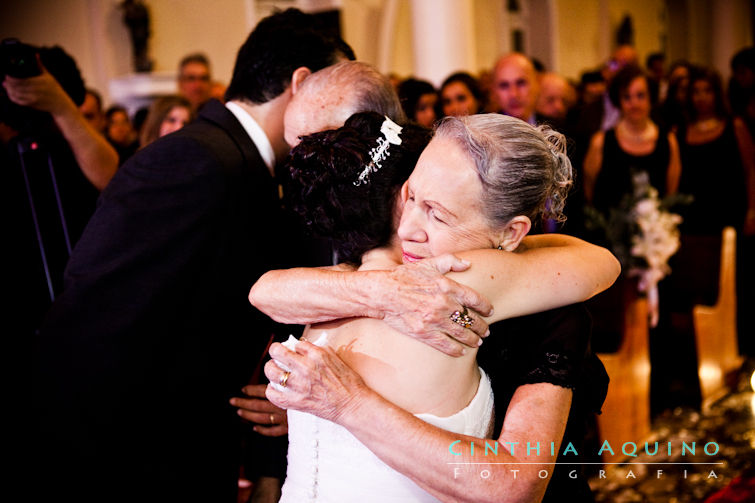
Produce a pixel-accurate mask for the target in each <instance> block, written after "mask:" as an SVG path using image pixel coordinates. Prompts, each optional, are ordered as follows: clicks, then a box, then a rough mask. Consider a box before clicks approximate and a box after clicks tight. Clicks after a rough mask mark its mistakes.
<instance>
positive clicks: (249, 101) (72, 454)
mask: <svg viewBox="0 0 755 503" xmlns="http://www.w3.org/2000/svg"><path fill="white" fill-rule="evenodd" d="M314 26H316V23H315V22H314V18H313V17H312V16H310V15H306V14H303V13H301V12H299V11H296V10H293V9H290V10H288V11H285V12H282V13H277V14H274V15H272V16H270V17H268V18H266V19H263V20H262V21H261V22H260V23H259V24H258V25H257V27H256V28H255V29H254V31H252V33H251V34H250V36H249V38H248V39H247V40H246V42H245V43H244V45H243V46H242V47H241V49H240V51H239V53H238V57H237V61H236V65H235V68H234V72H233V78H232V81H231V83H230V86H229V88H228V92H227V95H226V98H227V100H228V104H227V105H226V106H224V105H222V104H221V103H220V102H217V101H211V102H209V103H208V104H207V105H206V106H205V107H204V108H203V110H202V113H201V114H200V116H199V119H198V120H197V121H196V122H195V123H193V124H191V125H189V126H187V127H185V128H183V129H182V130H180V131H179V132H177V133H175V134H172V135H169V136H167V137H165V138H163V139H160V140H158V141H156V142H155V143H153V144H152V145H150V146H149V147H148V148H146V149H144V150H143V151H141V152H139V153H138V154H137V155H135V156H134V157H133V158H132V159H131V160H129V161H128V162H127V163H126V164H125V165H124V166H123V167H122V168H121V169H120V170H119V171H118V173H117V174H116V176H115V177H114V178H113V180H112V181H111V182H110V184H109V186H108V187H107V189H106V190H105V191H104V192H103V194H102V197H101V199H100V201H99V204H98V209H97V211H96V213H95V215H94V217H93V218H92V220H91V221H90V223H89V225H88V226H87V228H86V230H85V231H84V234H83V236H82V237H81V240H80V241H79V244H78V246H77V247H76V249H75V250H74V253H73V255H72V257H71V260H70V263H69V266H68V268H67V270H66V277H65V286H64V291H63V293H62V294H61V295H60V296H59V297H58V298H57V299H56V301H55V303H54V304H53V306H52V309H51V310H50V312H49V313H48V315H47V317H46V320H45V322H44V323H43V325H42V327H41V329H40V331H39V334H38V336H37V338H36V340H35V349H36V351H35V359H34V371H35V375H34V385H35V389H34V395H33V396H34V397H35V400H37V401H38V403H37V405H36V406H35V408H34V411H33V412H34V414H35V416H36V425H35V426H36V432H35V434H36V438H37V439H38V440H39V441H40V443H43V445H40V446H39V448H38V449H37V450H36V451H35V453H36V455H37V456H38V458H37V462H38V467H37V468H38V472H39V474H40V475H39V477H40V478H39V480H40V481H41V484H40V486H39V491H40V494H45V493H44V491H45V490H49V491H51V492H50V494H54V495H55V496H56V497H64V496H69V497H70V499H72V500H75V501H182V502H190V501H203V502H222V501H228V502H231V501H235V500H236V493H237V479H238V461H239V460H238V456H239V454H238V450H239V447H240V441H239V426H240V423H239V421H240V419H239V418H238V416H237V415H236V413H235V411H234V410H233V408H232V407H231V406H230V405H229V404H228V400H229V398H230V397H231V396H233V395H234V394H235V393H237V392H238V390H239V389H240V388H241V387H242V386H243V385H245V384H246V383H247V382H248V381H249V378H250V374H251V373H252V371H253V368H254V365H255V363H256V362H257V360H259V357H260V355H261V354H262V352H263V351H264V348H265V344H266V343H267V341H268V337H269V334H270V332H271V326H270V321H269V320H268V319H267V318H266V317H265V316H263V315H261V314H260V313H259V312H257V311H256V310H255V309H254V308H252V307H251V306H250V305H249V303H248V302H247V299H246V297H247V292H248V291H249V288H250V286H251V285H252V284H253V283H254V281H255V280H256V279H257V278H258V277H259V276H260V275H261V274H262V273H263V272H265V271H266V270H268V269H270V268H273V267H280V266H283V265H287V264H289V265H290V264H291V263H290V262H289V261H288V258H289V257H290V256H294V255H299V254H301V252H302V251H301V250H299V249H297V243H295V242H292V240H291V239H290V236H288V235H287V234H288V232H287V229H285V228H284V226H283V225H282V222H283V217H282V210H281V207H280V202H279V198H278V182H277V181H276V179H275V176H274V175H275V173H274V165H275V162H276V160H280V159H281V158H282V157H283V156H284V155H285V154H286V153H287V152H288V146H287V145H286V143H285V141H284V139H283V114H284V111H285V109H286V106H287V104H288V102H289V101H290V99H291V97H292V96H293V95H294V94H295V93H296V91H297V89H298V87H299V86H300V85H301V83H302V82H303V80H304V79H305V78H306V77H307V76H308V75H309V74H310V73H311V72H313V71H316V70H319V69H320V68H323V67H326V66H328V65H331V64H333V63H335V62H337V61H338V60H339V59H345V58H353V53H351V50H350V48H348V46H346V44H345V43H344V42H343V41H340V40H334V39H331V38H328V37H326V36H325V35H323V34H322V33H321V32H319V31H317V30H316V29H315V28H314ZM188 403H191V407H190V408H188V409H187V408H183V407H179V406H177V405H176V404H188ZM260 455H264V453H260Z"/></svg>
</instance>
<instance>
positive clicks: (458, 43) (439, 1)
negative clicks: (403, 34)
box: [411, 0, 477, 86]
mask: <svg viewBox="0 0 755 503" xmlns="http://www.w3.org/2000/svg"><path fill="white" fill-rule="evenodd" d="M472 1H473V0H411V13H412V28H413V30H412V32H413V33H412V36H413V46H414V75H415V77H417V78H420V79H425V80H428V81H430V82H432V83H433V84H434V85H435V86H439V85H440V84H441V82H443V79H445V78H446V77H448V76H449V75H450V74H451V73H453V72H455V71H459V70H463V71H468V72H475V71H476V69H477V64H476V63H477V62H476V61H475V41H474V31H473V30H474V27H473V24H474V23H473V5H472Z"/></svg>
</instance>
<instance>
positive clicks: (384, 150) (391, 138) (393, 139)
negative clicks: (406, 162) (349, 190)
mask: <svg viewBox="0 0 755 503" xmlns="http://www.w3.org/2000/svg"><path fill="white" fill-rule="evenodd" d="M402 129H403V128H402V127H401V126H399V125H398V124H396V123H395V122H393V121H392V120H391V119H389V118H388V117H386V118H385V120H384V121H383V125H382V126H380V132H381V133H383V137H382V138H378V139H377V142H378V146H377V147H374V148H373V149H372V150H370V157H371V158H372V161H370V163H369V164H368V165H367V166H365V167H364V169H363V170H362V172H361V173H359V176H358V177H357V179H356V180H355V181H354V185H356V186H357V187H359V186H360V185H362V184H363V183H367V182H369V181H370V179H369V177H370V173H376V172H377V171H378V170H379V169H380V168H382V167H383V165H382V164H381V162H382V161H384V160H385V158H386V157H388V156H389V155H391V153H390V152H388V147H389V146H390V145H391V144H393V145H401V137H400V136H399V135H400V134H401V130H402Z"/></svg>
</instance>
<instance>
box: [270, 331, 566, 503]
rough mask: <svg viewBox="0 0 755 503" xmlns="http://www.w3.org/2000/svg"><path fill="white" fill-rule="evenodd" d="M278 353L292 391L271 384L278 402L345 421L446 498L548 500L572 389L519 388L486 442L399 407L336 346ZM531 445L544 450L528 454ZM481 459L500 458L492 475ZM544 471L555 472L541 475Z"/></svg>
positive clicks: (276, 372) (274, 351)
mask: <svg viewBox="0 0 755 503" xmlns="http://www.w3.org/2000/svg"><path fill="white" fill-rule="evenodd" d="M270 354H271V356H272V357H273V358H274V359H275V360H276V361H278V362H280V363H282V364H284V365H286V366H287V367H288V368H291V377H290V379H289V385H288V386H287V387H286V389H285V391H281V390H278V389H276V388H274V387H272V386H268V388H267V397H268V398H269V399H270V401H272V402H273V403H275V404H276V405H278V406H280V407H283V408H287V409H295V410H301V411H304V412H308V413H311V414H314V415H316V416H319V417H322V418H324V419H328V420H330V421H333V422H335V423H338V424H340V425H342V426H344V427H345V428H346V429H348V430H349V431H350V432H351V433H352V434H353V435H354V436H355V437H356V438H357V439H359V441H360V442H362V443H363V444H364V445H365V446H367V448H369V449H370V450H371V451H372V452H373V453H375V455H377V456H378V457H379V458H380V459H382V460H383V461H384V462H385V463H386V464H388V465H389V466H391V467H392V468H394V469H395V470H397V471H399V472H401V473H403V474H404V475H406V476H407V477H409V478H411V479H412V480H413V481H414V482H416V483H417V484H418V485H420V486H421V487H422V488H423V489H425V490H426V491H428V492H430V493H431V494H433V495H434V496H435V497H437V498H439V499H440V500H442V501H454V502H474V503H481V502H486V501H500V500H501V495H502V494H505V495H506V497H507V501H512V502H533V501H534V502H537V501H540V500H541V499H542V497H543V494H544V493H545V489H546V487H547V485H548V481H549V478H550V472H552V469H551V468H552V466H553V462H554V461H555V460H556V455H557V454H558V452H559V451H560V444H561V439H562V437H563V435H564V431H565V428H566V422H567V419H568V416H569V409H570V406H571V399H572V391H571V390H570V389H567V388H565V387H562V386H557V385H554V384H550V383H545V382H540V383H535V384H525V385H522V386H519V388H517V390H516V391H515V393H514V396H513V397H512V400H511V402H510V404H509V407H508V410H507V411H506V416H505V419H504V423H503V429H502V431H501V435H500V436H499V438H498V439H497V440H495V439H485V438H481V437H473V436H468V435H461V434H458V433H452V432H450V431H447V430H442V429H440V428H437V427H435V426H432V425H430V424H428V423H426V422H424V421H422V420H421V419H419V418H417V417H416V416H414V415H412V414H410V413H409V412H407V411H405V410H404V409H401V408H400V407H398V406H396V405H394V404H393V403H391V402H389V401H388V400H386V399H385V398H383V397H381V396H380V395H379V394H378V393H376V392H375V391H373V390H371V389H370V388H368V387H367V386H366V385H365V383H364V381H362V379H361V378H360V377H359V376H358V375H357V374H356V373H355V372H354V371H353V370H351V369H350V368H349V367H348V366H347V365H346V364H345V363H344V362H343V361H342V360H341V359H340V358H339V357H338V355H336V353H335V352H334V350H333V349H331V348H319V347H317V346H314V345H312V344H309V343H307V342H302V343H300V344H297V346H296V349H295V350H294V351H289V350H287V349H285V348H283V347H282V346H281V345H280V344H273V346H272V347H271V350H270ZM281 373H282V371H281V370H280V368H279V367H278V366H277V365H276V364H275V363H274V362H273V361H270V362H268V363H267V365H266V366H265V374H266V375H267V377H268V378H269V379H270V381H271V382H276V381H277V380H279V379H280V374H281ZM527 442H530V443H531V444H535V442H540V444H541V445H543V446H544V447H543V448H541V449H540V451H539V452H534V451H530V452H528V451H527V449H526V446H527ZM551 442H553V445H554V448H553V453H554V454H551V449H550V443H551ZM472 444H473V445H474V448H472V447H471V445H472ZM486 448H487V451H486ZM473 449H474V454H473V453H472V450H473ZM485 453H487V454H486V455H485V456H484V457H482V455H483V454H485ZM480 460H483V461H485V462H486V463H493V464H491V465H490V466H487V465H486V467H485V468H487V469H488V471H489V475H490V476H489V477H485V478H482V477H480V473H479V472H480V469H481V468H480V467H479V466H478V465H472V464H469V463H473V462H476V461H480ZM465 463H466V464H465ZM522 463H533V464H522ZM535 463H537V464H535ZM540 470H546V471H548V472H549V475H548V476H547V477H546V478H540V476H539V475H540V473H539V472H540ZM514 472H516V473H514Z"/></svg>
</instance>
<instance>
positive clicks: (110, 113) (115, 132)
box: [105, 105, 139, 166]
mask: <svg viewBox="0 0 755 503" xmlns="http://www.w3.org/2000/svg"><path fill="white" fill-rule="evenodd" d="M105 122H106V125H105V137H106V138H107V140H108V141H109V142H110V144H111V145H112V146H113V148H114V149H115V151H116V152H118V165H119V166H120V165H123V163H124V162H126V160H127V159H128V158H129V157H131V156H132V155H134V152H136V151H137V150H138V149H139V139H138V138H137V136H136V131H135V130H134V126H133V124H132V123H131V119H130V118H129V116H128V111H126V109H125V108H124V107H123V106H121V105H113V106H111V107H110V108H108V109H107V111H106V112H105Z"/></svg>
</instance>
